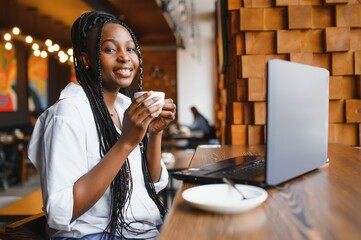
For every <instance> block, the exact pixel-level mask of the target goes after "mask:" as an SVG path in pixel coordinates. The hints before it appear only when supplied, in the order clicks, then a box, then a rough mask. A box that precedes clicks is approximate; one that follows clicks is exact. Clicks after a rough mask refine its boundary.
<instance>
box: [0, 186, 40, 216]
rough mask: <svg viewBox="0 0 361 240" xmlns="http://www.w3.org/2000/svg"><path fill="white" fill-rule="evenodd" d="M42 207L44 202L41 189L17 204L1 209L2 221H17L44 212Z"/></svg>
mask: <svg viewBox="0 0 361 240" xmlns="http://www.w3.org/2000/svg"><path fill="white" fill-rule="evenodd" d="M42 207H43V200H42V195H41V189H39V190H36V191H34V192H32V193H30V194H29V195H27V196H25V197H23V198H21V199H20V200H18V201H16V202H13V203H11V204H9V205H7V206H5V207H3V208H0V219H2V220H3V221H17V220H19V219H22V218H25V217H29V216H32V215H36V214H39V213H41V212H43V210H42Z"/></svg>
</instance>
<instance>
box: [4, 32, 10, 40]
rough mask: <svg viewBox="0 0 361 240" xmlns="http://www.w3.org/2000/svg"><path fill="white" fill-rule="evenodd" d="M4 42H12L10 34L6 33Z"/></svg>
mask: <svg viewBox="0 0 361 240" xmlns="http://www.w3.org/2000/svg"><path fill="white" fill-rule="evenodd" d="M4 40H5V41H10V40H11V34H10V33H5V34H4Z"/></svg>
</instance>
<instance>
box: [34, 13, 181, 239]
mask: <svg viewBox="0 0 361 240" xmlns="http://www.w3.org/2000/svg"><path fill="white" fill-rule="evenodd" d="M71 37H72V42H73V49H74V68H75V72H76V78H77V81H78V83H79V85H77V84H74V83H69V84H68V86H66V88H65V89H64V90H63V91H62V93H61V95H60V98H59V101H57V102H56V103H55V104H54V105H53V106H52V107H50V108H49V109H48V110H46V111H45V112H44V113H43V114H42V115H41V116H40V117H39V120H38V121H37V124H36V126H35V129H34V133H33V135H32V139H31V142H30V145H29V158H30V160H31V161H32V162H33V163H34V164H35V166H36V167H37V168H38V169H39V171H40V174H41V176H42V177H41V179H42V191H43V196H44V199H43V202H44V210H45V211H46V216H47V223H48V225H49V227H50V228H51V229H52V230H53V231H52V235H51V237H52V238H54V239H66V238H69V237H70V238H82V239H88V238H87V237H95V238H97V239H100V237H104V239H109V238H114V239H123V238H126V239H132V238H147V239H148V238H149V239H155V238H156V237H157V236H158V234H159V230H158V229H159V227H160V225H161V224H162V219H163V218H164V216H165V214H166V208H165V207H164V205H163V203H162V202H161V200H160V199H159V198H158V195H157V194H158V193H159V191H161V190H162V189H163V188H165V187H166V185H167V183H168V172H167V169H166V167H165V165H164V163H163V162H161V140H162V133H163V130H164V129H165V128H166V127H167V126H168V124H169V123H170V122H172V121H173V120H174V119H175V109H176V106H175V104H174V103H173V100H172V99H166V100H165V101H164V103H161V104H156V105H153V103H154V102H156V101H158V100H159V98H158V97H153V98H151V101H144V100H145V99H147V98H148V97H149V96H151V93H152V92H151V91H150V92H146V93H145V94H144V95H142V96H140V97H139V98H136V99H131V96H132V93H131V89H130V85H131V83H132V82H133V80H134V79H135V78H138V79H137V81H138V85H139V90H141V87H142V77H143V63H142V55H141V52H140V48H139V44H138V42H137V39H136V38H135V36H134V34H133V32H132V30H131V29H130V28H129V27H128V26H127V25H126V24H125V23H124V22H122V21H120V20H119V19H117V18H115V17H114V16H113V15H110V14H108V13H105V12H98V11H94V12H88V13H85V14H83V15H81V16H80V17H79V18H78V19H77V20H76V21H75V22H74V24H73V27H72V31H71Z"/></svg>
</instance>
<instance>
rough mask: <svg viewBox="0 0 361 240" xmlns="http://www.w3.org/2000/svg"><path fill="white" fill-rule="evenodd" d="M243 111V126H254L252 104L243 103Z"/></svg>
mask: <svg viewBox="0 0 361 240" xmlns="http://www.w3.org/2000/svg"><path fill="white" fill-rule="evenodd" d="M243 110H244V112H243V113H244V124H254V103H253V102H245V103H244V105H243Z"/></svg>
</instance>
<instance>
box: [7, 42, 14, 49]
mask: <svg viewBox="0 0 361 240" xmlns="http://www.w3.org/2000/svg"><path fill="white" fill-rule="evenodd" d="M12 48H13V45H12V44H11V43H10V42H7V43H5V49H6V50H11V49H12Z"/></svg>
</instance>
